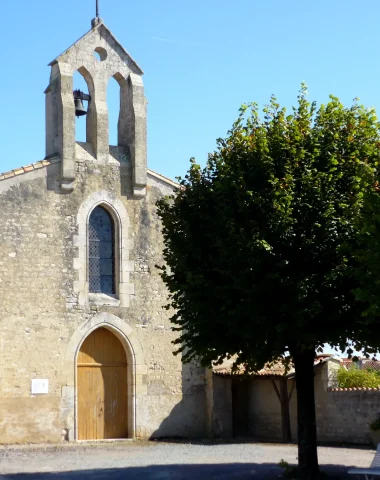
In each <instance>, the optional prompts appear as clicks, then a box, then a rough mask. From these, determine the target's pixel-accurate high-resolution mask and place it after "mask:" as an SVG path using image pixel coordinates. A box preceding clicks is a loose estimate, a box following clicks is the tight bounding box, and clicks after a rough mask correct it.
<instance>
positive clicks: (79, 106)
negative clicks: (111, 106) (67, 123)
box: [74, 98, 87, 117]
mask: <svg viewBox="0 0 380 480" xmlns="http://www.w3.org/2000/svg"><path fill="white" fill-rule="evenodd" d="M74 103H75V115H76V116H77V117H82V116H83V115H87V111H86V109H85V108H84V106H83V102H82V100H81V99H80V98H75V99H74Z"/></svg>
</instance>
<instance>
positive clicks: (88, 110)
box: [73, 67, 96, 147]
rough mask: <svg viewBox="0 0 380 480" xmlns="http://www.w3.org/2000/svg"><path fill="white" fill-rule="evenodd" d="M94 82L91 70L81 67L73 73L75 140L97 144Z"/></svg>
mask: <svg viewBox="0 0 380 480" xmlns="http://www.w3.org/2000/svg"><path fill="white" fill-rule="evenodd" d="M94 94H95V91H94V82H93V79H92V76H91V74H90V73H89V71H88V70H87V69H86V68H84V67H80V68H79V69H78V70H77V71H76V72H74V75H73V102H74V105H75V140H76V141H77V142H81V143H86V144H91V145H92V147H94V146H95V141H94V140H95V139H94V138H93V137H94V132H96V109H95V101H94Z"/></svg>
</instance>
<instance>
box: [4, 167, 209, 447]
mask: <svg viewBox="0 0 380 480" xmlns="http://www.w3.org/2000/svg"><path fill="white" fill-rule="evenodd" d="M59 171H60V164H59V162H58V163H55V164H52V165H50V166H47V167H44V168H40V169H38V170H36V171H31V172H29V173H25V174H23V175H20V176H19V177H17V178H9V179H5V180H2V181H0V328H1V330H0V332H1V333H0V443H23V442H59V441H62V440H68V439H70V440H71V439H74V438H75V358H74V355H72V354H71V353H70V352H71V350H70V349H69V345H70V340H71V339H72V338H73V335H74V334H75V332H77V331H78V328H79V327H80V326H81V325H84V324H86V322H88V323H89V324H90V323H91V321H92V320H91V319H93V318H94V316H95V315H99V313H102V314H109V315H110V316H116V317H118V319H120V322H121V324H122V325H125V327H123V328H125V329H129V330H128V331H130V332H131V338H132V336H133V341H134V342H135V344H136V345H139V346H140V347H141V348H139V351H140V352H141V354H140V363H139V365H138V369H137V370H136V378H135V381H136V386H135V389H136V413H135V418H136V429H135V431H134V434H135V436H141V437H149V436H155V437H160V436H183V437H188V436H202V435H204V434H205V429H206V411H205V390H204V371H203V369H199V368H197V367H196V366H193V365H190V366H185V367H184V366H182V364H181V359H180V358H179V357H178V356H177V357H175V356H173V354H172V351H173V345H172V343H171V342H172V340H173V339H174V338H175V335H174V333H173V332H172V331H171V325H170V322H169V316H170V312H167V311H166V310H165V309H163V306H164V305H165V304H166V301H167V291H166V288H165V286H164V284H163V282H162V280H161V278H160V276H159V272H158V270H157V268H156V265H160V264H162V261H163V259H162V249H163V241H162V235H161V227H160V222H159V218H158V216H157V213H156V208H155V202H156V200H157V199H158V198H159V197H160V196H162V195H163V194H166V193H168V191H170V186H169V187H168V184H167V183H165V182H164V181H161V180H160V178H159V176H156V177H153V176H150V184H149V185H150V186H148V190H147V196H146V197H145V198H143V199H139V200H135V199H132V190H131V188H132V187H131V182H130V179H131V167H130V164H128V163H127V164H125V165H120V164H117V163H116V162H113V163H111V162H110V163H109V164H108V165H99V164H98V165H96V164H91V163H90V162H87V163H86V162H77V184H76V187H75V190H74V191H73V192H72V193H62V191H61V190H60V186H59V183H58V180H59ZM98 191H107V192H110V194H111V195H114V196H115V198H116V199H117V200H118V201H119V202H122V204H123V205H124V207H125V208H126V210H127V212H128V217H129V221H130V226H129V229H128V230H129V237H130V240H131V241H130V242H129V244H128V245H129V261H131V262H132V263H133V268H131V265H130V263H128V264H126V267H125V268H127V269H128V272H126V274H127V273H128V274H129V275H130V277H129V278H130V280H129V281H130V282H131V283H132V284H133V285H134V289H133V290H129V293H130V299H129V303H130V304H129V307H128V306H125V307H121V306H117V305H115V306H99V305H97V306H95V305H90V304H88V303H85V304H82V303H83V302H81V301H80V299H79V297H78V295H77V294H76V293H75V288H74V286H75V282H77V281H78V275H79V272H78V265H76V264H75V261H74V259H75V258H77V257H78V247H77V246H76V244H75V242H74V241H73V239H74V237H75V236H76V235H78V225H77V214H78V211H79V208H80V206H81V205H82V204H83V202H85V201H86V199H87V198H88V197H89V196H91V195H93V194H94V193H96V192H98ZM123 268H124V267H123ZM131 270H133V271H131ZM112 318H114V317H112ZM68 358H69V362H68ZM141 359H143V360H141ZM70 362H71V363H70ZM67 365H69V367H67ZM33 378H42V379H48V380H49V393H48V394H45V395H32V394H31V380H32V379H33Z"/></svg>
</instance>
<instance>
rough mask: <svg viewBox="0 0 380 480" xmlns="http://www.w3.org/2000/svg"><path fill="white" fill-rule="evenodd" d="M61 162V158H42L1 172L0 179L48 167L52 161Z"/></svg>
mask: <svg viewBox="0 0 380 480" xmlns="http://www.w3.org/2000/svg"><path fill="white" fill-rule="evenodd" d="M57 162H59V158H52V159H50V160H41V161H40V162H36V163H33V164H29V165H25V166H24V167H20V168H16V169H14V170H11V171H10V172H5V173H1V174H0V181H2V180H6V179H8V178H12V177H16V176H18V175H23V174H24V173H28V172H31V171H32V170H38V169H40V168H44V167H47V166H49V165H51V164H52V163H57Z"/></svg>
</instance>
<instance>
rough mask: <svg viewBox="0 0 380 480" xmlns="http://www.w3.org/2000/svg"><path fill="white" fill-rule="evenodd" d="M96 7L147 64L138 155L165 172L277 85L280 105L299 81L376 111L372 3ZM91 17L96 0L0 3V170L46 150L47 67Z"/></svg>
mask: <svg viewBox="0 0 380 480" xmlns="http://www.w3.org/2000/svg"><path fill="white" fill-rule="evenodd" d="M100 8H101V12H100V13H101V17H102V18H103V19H104V21H105V23H106V25H107V26H108V27H109V28H110V29H111V31H113V33H114V34H115V36H116V38H118V39H119V41H120V42H121V43H122V44H123V45H124V46H125V48H126V49H127V50H128V51H129V52H130V54H131V55H132V57H133V58H134V59H135V60H136V61H137V63H138V64H139V65H140V66H141V67H142V69H143V70H144V72H145V75H144V82H145V88H146V96H147V98H148V101H149V106H148V115H149V117H148V142H149V145H148V147H149V151H148V163H149V166H150V168H152V169H153V170H156V171H158V172H160V173H162V174H164V175H167V176H169V177H171V178H174V177H175V176H177V175H184V173H185V172H186V170H187V168H188V161H189V158H190V157H191V156H195V157H196V158H197V160H198V161H200V162H201V163H204V162H205V160H206V158H207V153H208V152H211V151H213V150H214V148H215V145H216V142H215V141H216V139H217V138H218V137H223V136H225V135H226V132H227V130H228V129H229V128H230V126H231V124H232V122H233V121H234V120H235V118H236V116H237V111H238V108H239V106H240V104H241V103H243V102H249V101H257V102H259V103H260V104H261V105H264V104H265V103H266V102H267V101H268V99H269V97H270V95H271V94H272V93H275V94H276V95H277V97H278V99H279V100H280V102H281V103H282V104H284V105H286V106H289V107H290V106H291V105H292V104H293V103H294V102H295V100H296V95H297V91H298V88H299V85H300V83H301V81H303V80H305V81H306V82H307V83H308V85H309V94H310V99H311V100H317V101H318V102H325V101H327V99H328V95H329V94H330V93H333V94H335V95H337V96H339V97H340V98H341V100H342V101H343V102H344V103H346V104H350V103H351V101H352V99H353V98H354V97H360V99H361V101H362V103H364V104H365V105H368V106H375V107H377V109H378V110H380V75H379V73H380V68H379V67H380V35H379V28H378V21H379V18H380V2H379V1H378V0H362V1H360V2H359V1H357V0H333V1H332V0H319V1H318V2H316V1H315V0H314V1H306V0H304V1H302V2H301V1H299V0H291V1H289V2H285V1H283V0H261V1H258V0H236V1H235V2H230V1H227V0H203V1H201V0H192V1H178V0H176V1H174V0H140V1H139V2H131V1H126V0H100ZM94 16H95V0H79V1H78V0H76V1H74V0H64V1H59V0H54V2H52V1H51V0H34V1H31V0H18V1H15V0H2V1H1V18H2V20H3V21H2V31H3V42H2V49H1V56H2V74H1V75H0V92H1V93H0V95H1V110H0V111H1V116H0V132H1V134H0V138H1V142H0V171H2V172H4V171H7V170H9V169H12V168H16V167H18V166H21V165H24V164H27V163H30V162H34V161H37V160H40V159H42V158H44V155H45V152H44V145H45V144H44V142H45V125H44V123H45V110H44V109H45V103H44V95H43V91H44V89H45V88H46V86H47V84H48V80H49V68H48V67H47V64H48V63H49V62H50V61H51V60H52V59H53V58H55V57H56V56H57V55H58V54H59V53H61V52H62V51H63V50H65V49H66V48H67V47H69V46H70V45H71V44H72V43H73V42H74V41H75V40H77V39H78V38H79V37H80V36H81V35H82V34H84V33H85V32H86V31H87V30H88V29H89V27H90V21H91V18H93V17H94ZM112 82H113V83H114V85H110V89H109V108H110V121H111V124H112V125H111V143H114V142H112V138H114V137H115V131H116V122H117V113H118V112H117V105H118V102H117V95H118V91H117V85H116V82H114V80H112ZM76 86H81V85H78V84H77V85H76ZM82 123H84V121H82ZM80 130H81V129H80V128H78V132H79V133H80Z"/></svg>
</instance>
